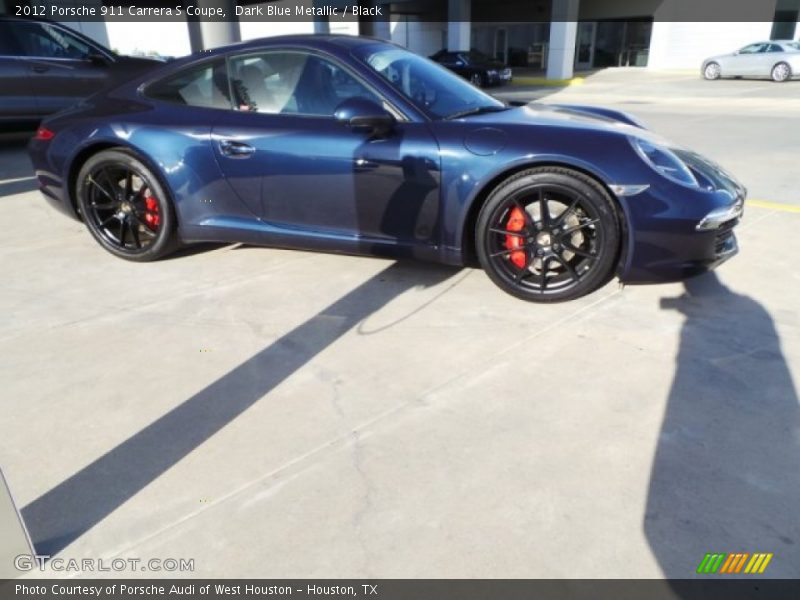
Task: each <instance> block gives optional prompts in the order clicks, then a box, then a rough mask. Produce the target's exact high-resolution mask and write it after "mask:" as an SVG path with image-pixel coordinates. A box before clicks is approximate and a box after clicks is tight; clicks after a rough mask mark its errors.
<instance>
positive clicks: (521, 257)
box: [506, 206, 527, 269]
mask: <svg viewBox="0 0 800 600" xmlns="http://www.w3.org/2000/svg"><path fill="white" fill-rule="evenodd" d="M524 228H525V213H523V212H522V209H521V208H519V207H518V206H517V207H514V208H513V209H512V210H511V214H510V215H509V217H508V223H506V231H522V230H523V229H524ZM522 245H523V241H522V238H521V237H520V236H518V235H507V236H506V248H508V249H509V250H511V251H512V252H511V254H510V255H509V260H511V262H512V263H514V264H515V265H516V266H517V267H519V268H520V269H524V268H525V263H526V262H527V258H526V257H525V251H524V250H515V248H519V247H520V246H522Z"/></svg>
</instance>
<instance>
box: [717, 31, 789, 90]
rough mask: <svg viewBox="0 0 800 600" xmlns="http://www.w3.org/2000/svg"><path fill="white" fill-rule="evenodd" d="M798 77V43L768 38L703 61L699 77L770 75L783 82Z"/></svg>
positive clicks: (760, 76) (759, 76)
mask: <svg viewBox="0 0 800 600" xmlns="http://www.w3.org/2000/svg"><path fill="white" fill-rule="evenodd" d="M797 76H800V42H794V41H792V40H771V41H769V42H757V43H755V44H749V45H747V46H745V47H744V48H742V49H741V50H737V51H736V52H733V53H731V54H722V55H720V56H712V57H711V58H707V59H706V60H704V61H703V77H705V78H706V79H719V78H720V77H754V78H763V77H770V78H772V80H773V81H786V80H787V79H791V78H792V77H797Z"/></svg>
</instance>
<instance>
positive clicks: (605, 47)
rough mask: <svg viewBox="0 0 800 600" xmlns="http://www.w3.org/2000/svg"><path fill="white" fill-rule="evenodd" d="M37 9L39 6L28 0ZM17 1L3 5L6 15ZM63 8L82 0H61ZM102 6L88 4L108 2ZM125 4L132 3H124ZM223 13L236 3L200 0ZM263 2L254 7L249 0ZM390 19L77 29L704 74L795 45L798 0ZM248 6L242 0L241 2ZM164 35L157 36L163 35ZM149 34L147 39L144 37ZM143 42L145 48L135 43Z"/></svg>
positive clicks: (571, 1)
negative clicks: (330, 38) (355, 43)
mask: <svg viewBox="0 0 800 600" xmlns="http://www.w3.org/2000/svg"><path fill="white" fill-rule="evenodd" d="M23 1H24V2H27V3H28V4H33V2H32V1H31V0H23ZM354 2H356V0H275V1H274V2H271V3H272V4H283V5H286V6H290V7H294V6H295V5H298V4H308V5H313V4H316V5H318V6H320V5H327V6H333V5H341V6H344V5H352V4H353V3H354ZM19 3H20V1H19V0H15V1H14V2H12V1H11V0H0V12H4V9H5V11H6V12H7V11H8V9H10V7H11V6H12V5H15V4H19ZM57 3H58V4H63V5H65V6H70V5H75V4H76V3H77V0H57ZM101 3H102V0H81V1H80V4H81V5H87V4H95V5H97V6H100V4H101ZM121 3H122V4H125V2H124V1H121ZM191 3H192V4H194V5H197V6H218V7H220V6H221V7H224V8H225V9H226V10H227V12H228V14H234V5H235V4H236V2H235V1H234V0H192V2H191ZM245 3H246V4H251V5H255V4H257V3H255V2H245ZM358 3H359V4H361V5H362V6H363V5H373V6H379V7H380V8H381V10H382V12H383V14H384V15H389V18H388V20H373V19H370V18H361V19H359V20H358V21H347V20H340V19H335V20H328V19H325V18H319V19H316V20H313V21H312V20H307V21H302V22H293V21H277V20H276V21H258V20H242V21H241V22H239V21H238V20H234V21H231V22H226V23H220V22H200V21H184V22H167V23H158V24H152V25H150V26H149V27H148V26H147V24H144V23H126V22H118V21H115V22H113V23H103V22H88V21H87V22H81V21H77V22H76V21H73V22H70V23H69V26H71V27H74V28H76V29H78V30H80V31H81V32H83V33H85V34H87V35H89V36H90V37H92V38H94V39H96V40H98V41H99V42H101V43H102V44H104V45H107V46H110V47H112V48H115V49H117V50H119V51H121V52H123V53H131V52H134V53H144V54H146V53H158V54H161V55H170V56H177V55H180V54H185V53H189V52H192V51H194V52H196V51H200V50H203V49H205V48H212V47H216V46H220V45H223V44H227V43H231V42H235V41H239V40H243V39H245V40H246V39H252V38H257V37H266V36H272V35H280V34H284V33H314V32H317V33H321V32H331V33H345V34H352V35H358V34H362V35H373V36H376V37H380V38H385V39H391V40H392V41H394V42H396V43H399V44H401V45H404V46H406V47H408V48H409V49H411V50H413V51H415V52H418V53H420V54H423V55H430V54H433V53H435V52H437V51H438V50H441V49H442V48H447V49H449V50H459V51H460V50H469V49H472V48H475V49H477V50H480V51H482V52H483V53H485V54H488V55H490V56H493V57H496V58H498V59H500V60H502V61H504V62H506V63H508V64H510V65H511V66H513V67H524V68H529V69H534V70H537V69H540V70H541V71H542V72H544V73H546V75H547V77H549V78H551V79H566V78H569V77H571V76H572V75H573V72H574V71H575V70H578V71H580V70H586V69H596V68H603V67H613V66H632V67H651V68H659V69H670V68H681V69H687V68H692V69H694V68H699V66H700V63H701V61H702V60H703V59H704V58H706V57H708V56H711V55H714V54H721V53H725V52H730V51H732V50H735V49H737V48H739V47H741V46H744V45H745V44H748V43H751V42H754V41H759V40H766V39H796V38H797V36H798V34H800V27H798V20H800V16H799V15H800V0H702V1H700V0H394V1H393V2H390V3H384V2H381V1H380V0H377V1H376V0H360V1H359V2H358ZM239 4H242V2H239ZM156 29H157V30H156ZM145 30H146V33H145ZM136 44H138V45H136Z"/></svg>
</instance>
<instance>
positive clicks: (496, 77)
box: [431, 50, 512, 87]
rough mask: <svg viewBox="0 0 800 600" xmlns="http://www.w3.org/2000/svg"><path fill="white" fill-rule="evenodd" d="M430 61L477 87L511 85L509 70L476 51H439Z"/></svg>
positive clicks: (500, 63)
mask: <svg viewBox="0 0 800 600" xmlns="http://www.w3.org/2000/svg"><path fill="white" fill-rule="evenodd" d="M431 59H432V60H435V61H436V62H438V63H439V64H440V65H442V66H443V67H447V68H448V69H450V70H451V71H453V72H455V73H458V74H459V75H461V76H462V77H463V78H464V79H467V80H468V81H469V82H470V83H471V84H472V85H475V86H477V87H485V86H489V85H502V84H504V83H511V80H512V73H511V69H510V68H508V67H507V66H506V65H504V64H503V63H502V62H500V61H497V60H493V59H492V58H491V57H489V56H486V55H485V54H484V53H483V52H479V51H478V50H470V51H469V52H466V51H465V52H450V51H448V50H439V52H437V53H436V54H434V55H433V56H431Z"/></svg>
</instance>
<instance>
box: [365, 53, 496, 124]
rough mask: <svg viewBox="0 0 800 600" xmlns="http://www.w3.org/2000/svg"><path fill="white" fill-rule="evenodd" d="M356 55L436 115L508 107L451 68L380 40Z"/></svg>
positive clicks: (451, 114)
mask: <svg viewBox="0 0 800 600" xmlns="http://www.w3.org/2000/svg"><path fill="white" fill-rule="evenodd" d="M354 54H355V56H356V57H357V58H359V59H360V60H362V61H363V62H364V63H366V64H367V65H369V66H370V67H371V68H372V69H374V70H375V71H376V72H377V73H378V74H379V75H381V77H384V78H385V79H386V80H388V81H389V82H390V83H391V84H392V85H393V86H394V87H395V88H396V89H397V90H398V92H400V93H401V94H402V95H403V96H405V97H406V98H407V99H408V100H410V101H411V102H413V103H414V104H415V105H416V106H417V107H418V108H420V109H422V110H425V111H427V112H429V113H431V114H432V115H434V116H435V117H438V118H454V117H457V116H461V115H467V114H469V113H474V112H483V111H495V110H504V109H505V108H506V106H505V104H503V103H502V102H500V101H499V100H496V99H495V98H492V97H491V96H490V95H488V94H485V93H483V92H482V91H480V90H479V89H477V88H475V87H473V86H471V85H470V84H469V83H467V82H466V81H464V80H463V79H462V78H461V77H459V76H458V75H456V74H455V73H453V72H452V71H449V70H448V69H446V68H444V67H442V66H440V65H438V64H436V63H435V62H432V61H430V60H428V59H425V58H422V57H421V56H419V55H417V54H414V53H412V52H409V51H408V50H403V49H402V48H398V47H396V46H389V45H386V44H380V43H378V44H367V45H364V46H360V47H358V48H357V49H356V50H355V51H354Z"/></svg>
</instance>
